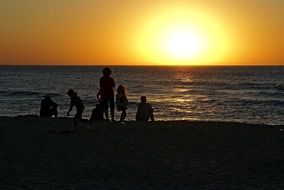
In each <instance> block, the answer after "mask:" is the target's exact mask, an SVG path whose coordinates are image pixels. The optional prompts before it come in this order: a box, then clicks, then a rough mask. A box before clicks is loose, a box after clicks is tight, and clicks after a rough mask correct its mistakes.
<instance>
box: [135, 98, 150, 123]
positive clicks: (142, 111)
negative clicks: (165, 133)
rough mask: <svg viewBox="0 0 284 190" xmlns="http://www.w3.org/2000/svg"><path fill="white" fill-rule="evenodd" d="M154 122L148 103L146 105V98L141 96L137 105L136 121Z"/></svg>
mask: <svg viewBox="0 0 284 190" xmlns="http://www.w3.org/2000/svg"><path fill="white" fill-rule="evenodd" d="M149 118H151V121H154V114H153V108H152V106H151V105H150V104H149V103H146V96H141V102H140V103H139V104H138V108H137V113H136V121H148V120H149Z"/></svg>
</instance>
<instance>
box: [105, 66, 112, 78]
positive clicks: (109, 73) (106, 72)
mask: <svg viewBox="0 0 284 190" xmlns="http://www.w3.org/2000/svg"><path fill="white" fill-rule="evenodd" d="M111 73H112V70H111V69H110V68H109V67H105V68H104V69H103V75H104V76H110V75H111Z"/></svg>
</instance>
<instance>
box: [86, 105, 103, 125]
mask: <svg viewBox="0 0 284 190" xmlns="http://www.w3.org/2000/svg"><path fill="white" fill-rule="evenodd" d="M102 120H104V109H103V107H102V105H101V104H97V105H96V107H95V108H94V109H93V110H92V115H91V117H90V119H89V126H91V125H92V122H93V121H102Z"/></svg>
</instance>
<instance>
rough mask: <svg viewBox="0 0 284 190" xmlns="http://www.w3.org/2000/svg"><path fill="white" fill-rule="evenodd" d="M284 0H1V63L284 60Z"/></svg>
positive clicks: (278, 62)
mask: <svg viewBox="0 0 284 190" xmlns="http://www.w3.org/2000/svg"><path fill="white" fill-rule="evenodd" d="M283 10H284V1H283V0H238V1H236V0H84V1H78V0H48V1H47V0H25V1H23V0H1V1H0V26H1V30H0V64H1V65H9V64H28V65H29V64H37V65H41V64H48V65H53V64H68V65H69V64H76V65H124V64H126V65H137V64H138V65H158V64H162V65H164V64H165V65H284V53H283V50H284V35H283V34H284V12H283Z"/></svg>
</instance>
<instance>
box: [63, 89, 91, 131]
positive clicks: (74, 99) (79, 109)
mask: <svg viewBox="0 0 284 190" xmlns="http://www.w3.org/2000/svg"><path fill="white" fill-rule="evenodd" d="M67 94H68V95H69V97H70V100H71V102H70V108H69V110H68V112H67V116H69V115H70V111H71V110H72V109H73V106H75V107H76V114H75V116H74V118H73V123H74V129H75V130H77V124H78V121H80V122H87V121H88V120H86V119H82V114H83V111H84V108H85V107H84V104H83V102H82V100H81V98H80V97H79V96H78V95H77V93H76V92H74V90H72V89H70V90H68V92H67Z"/></svg>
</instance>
